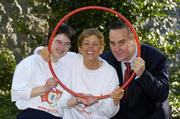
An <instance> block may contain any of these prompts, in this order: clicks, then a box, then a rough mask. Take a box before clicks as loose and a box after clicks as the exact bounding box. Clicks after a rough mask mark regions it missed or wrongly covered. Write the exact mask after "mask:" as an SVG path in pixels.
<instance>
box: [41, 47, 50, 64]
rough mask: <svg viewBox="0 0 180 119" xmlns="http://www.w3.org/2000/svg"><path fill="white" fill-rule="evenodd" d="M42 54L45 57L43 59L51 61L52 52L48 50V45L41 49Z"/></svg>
mask: <svg viewBox="0 0 180 119" xmlns="http://www.w3.org/2000/svg"><path fill="white" fill-rule="evenodd" d="M40 55H41V56H42V57H43V59H44V60H45V61H47V62H48V61H49V60H50V53H49V51H48V47H44V48H43V49H42V50H41V51H40Z"/></svg>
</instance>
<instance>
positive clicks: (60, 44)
mask: <svg viewBox="0 0 180 119" xmlns="http://www.w3.org/2000/svg"><path fill="white" fill-rule="evenodd" d="M70 46H71V41H70V39H69V38H68V37H67V36H66V35H65V34H58V35H56V36H55V37H54V40H53V42H52V47H51V53H52V59H53V60H55V61H56V60H58V59H59V58H61V57H63V56H64V55H65V54H66V53H67V52H68V50H69V48H70Z"/></svg>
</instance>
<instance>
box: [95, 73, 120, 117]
mask: <svg viewBox="0 0 180 119" xmlns="http://www.w3.org/2000/svg"><path fill="white" fill-rule="evenodd" d="M111 79H112V80H111V83H109V85H108V87H107V92H112V91H113V90H114V89H115V88H117V87H118V85H119V80H118V76H117V73H116V72H113V74H112V78H111ZM96 107H97V108H99V109H98V110H99V112H98V113H99V115H103V116H106V117H108V118H111V117H113V116H114V115H115V114H116V113H117V112H118V110H119V105H118V106H115V105H114V102H113V99H112V98H110V97H109V98H106V99H103V100H99V101H98V103H97V104H96Z"/></svg>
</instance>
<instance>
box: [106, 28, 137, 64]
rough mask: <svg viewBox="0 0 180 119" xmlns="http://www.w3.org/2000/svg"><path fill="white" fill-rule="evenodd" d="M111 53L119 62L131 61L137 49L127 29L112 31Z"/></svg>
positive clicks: (110, 40)
mask: <svg viewBox="0 0 180 119" xmlns="http://www.w3.org/2000/svg"><path fill="white" fill-rule="evenodd" d="M109 44H110V48H111V51H112V53H113V55H114V56H115V58H116V59H117V60H118V61H129V60H130V59H131V58H132V57H133V55H134V53H135V49H136V43H135V41H134V40H133V37H132V33H130V31H129V30H128V29H127V28H123V29H111V30H110V32H109Z"/></svg>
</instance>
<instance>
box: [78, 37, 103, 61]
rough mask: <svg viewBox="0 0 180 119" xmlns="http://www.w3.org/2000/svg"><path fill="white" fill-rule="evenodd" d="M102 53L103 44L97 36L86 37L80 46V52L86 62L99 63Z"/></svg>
mask: <svg viewBox="0 0 180 119" xmlns="http://www.w3.org/2000/svg"><path fill="white" fill-rule="evenodd" d="M102 51H103V44H102V42H101V41H100V39H99V38H98V37H96V36H95V35H91V36H88V37H85V38H84V39H83V40H82V43H81V45H80V46H79V52H80V53H81V54H82V55H83V58H84V60H85V61H90V62H93V61H94V62H95V61H97V60H98V57H99V55H100V54H101V53H102Z"/></svg>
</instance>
